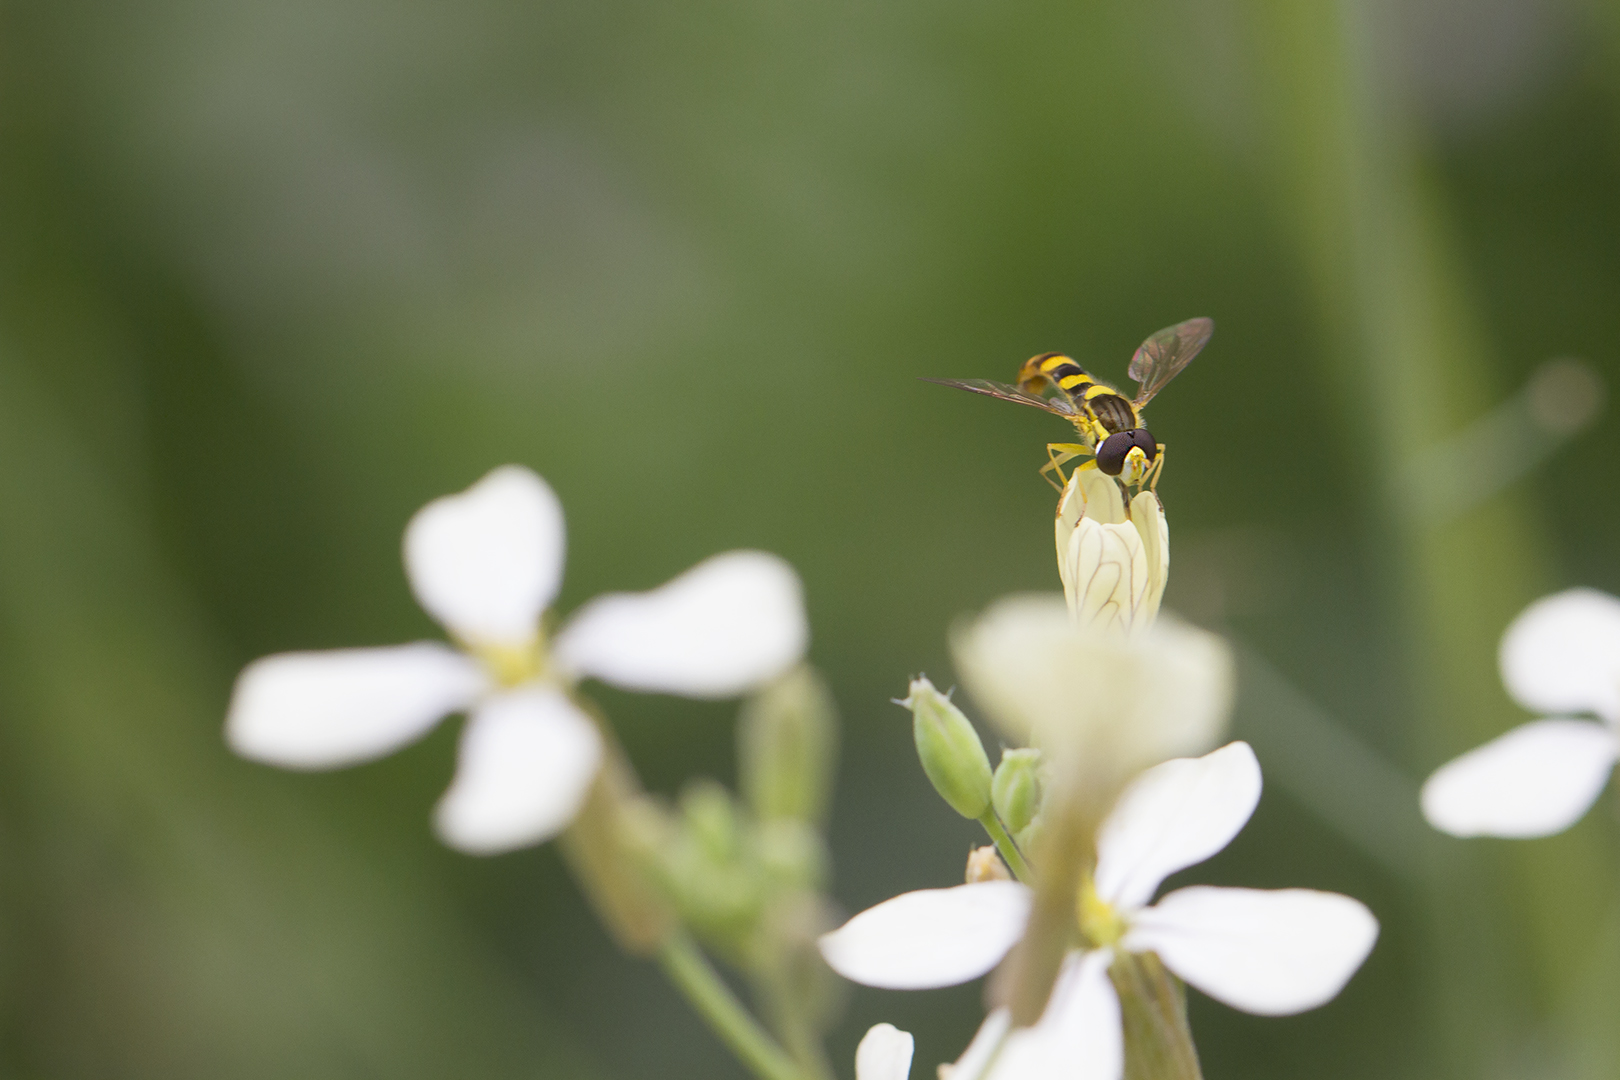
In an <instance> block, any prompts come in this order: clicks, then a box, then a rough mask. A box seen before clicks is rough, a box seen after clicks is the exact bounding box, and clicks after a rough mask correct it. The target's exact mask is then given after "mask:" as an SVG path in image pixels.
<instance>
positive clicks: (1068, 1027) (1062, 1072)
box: [990, 949, 1125, 1080]
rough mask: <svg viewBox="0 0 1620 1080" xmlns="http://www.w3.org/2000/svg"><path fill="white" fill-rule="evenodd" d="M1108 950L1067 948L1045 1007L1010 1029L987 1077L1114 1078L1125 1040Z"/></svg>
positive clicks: (1002, 1079) (1034, 1079) (1017, 1079)
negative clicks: (1031, 1021)
mask: <svg viewBox="0 0 1620 1080" xmlns="http://www.w3.org/2000/svg"><path fill="white" fill-rule="evenodd" d="M1112 960H1113V953H1112V952H1111V951H1110V950H1108V949H1094V950H1092V951H1091V952H1088V953H1084V954H1081V953H1078V952H1074V953H1070V954H1069V955H1068V957H1067V958H1065V959H1064V961H1063V970H1062V971H1061V972H1060V973H1059V975H1058V980H1057V984H1056V985H1055V986H1053V987H1052V998H1051V1000H1050V1001H1049V1002H1047V1005H1046V1011H1045V1012H1044V1013H1042V1014H1041V1018H1040V1020H1039V1021H1038V1022H1037V1023H1036V1024H1035V1026H1034V1027H1032V1028H1027V1029H1025V1030H1023V1031H1014V1032H1013V1033H1012V1034H1011V1035H1009V1036H1008V1037H1007V1043H1006V1045H1005V1046H1003V1047H1002V1050H1001V1053H1000V1054H998V1055H997V1056H996V1059H995V1064H994V1065H993V1066H992V1067H991V1070H990V1078H991V1080H1048V1078H1049V1080H1119V1078H1120V1077H1121V1076H1122V1075H1123V1074H1124V1071H1125V1039H1124V1032H1123V1030H1122V1027H1121V1020H1120V1010H1119V996H1118V994H1116V993H1115V992H1114V984H1113V983H1112V982H1111V981H1109V978H1108V965H1109V964H1110V963H1111V962H1112Z"/></svg>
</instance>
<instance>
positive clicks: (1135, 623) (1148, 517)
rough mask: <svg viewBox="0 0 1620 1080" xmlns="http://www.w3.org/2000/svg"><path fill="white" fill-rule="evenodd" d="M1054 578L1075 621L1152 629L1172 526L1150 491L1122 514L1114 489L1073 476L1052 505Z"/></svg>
mask: <svg viewBox="0 0 1620 1080" xmlns="http://www.w3.org/2000/svg"><path fill="white" fill-rule="evenodd" d="M1055 528H1056V532H1057V560H1058V574H1059V575H1060V576H1061V577H1062V578H1063V595H1064V597H1065V599H1066V600H1067V601H1068V604H1069V611H1070V612H1071V613H1072V614H1073V617H1074V619H1075V621H1076V622H1079V623H1082V624H1088V625H1094V626H1096V627H1098V628H1099V629H1103V630H1108V631H1113V632H1119V631H1125V632H1130V631H1133V630H1141V629H1143V628H1144V627H1147V626H1150V625H1152V623H1153V620H1154V618H1155V617H1157V616H1158V614H1159V601H1160V600H1162V599H1163V598H1164V586H1165V582H1166V581H1167V580H1168V579H1169V576H1170V526H1169V524H1168V523H1167V522H1166V521H1165V519H1164V507H1163V505H1161V504H1160V502H1159V497H1158V496H1157V495H1155V494H1154V493H1153V492H1151V491H1142V492H1138V493H1137V495H1136V497H1135V498H1133V499H1132V500H1131V504H1130V509H1129V511H1128V512H1127V510H1126V506H1125V499H1124V496H1123V494H1122V493H1121V491H1120V486H1119V482H1118V481H1117V480H1115V479H1114V478H1113V477H1111V476H1107V475H1104V474H1103V473H1101V472H1098V471H1097V470H1096V469H1076V470H1074V474H1073V475H1072V476H1070V477H1069V483H1068V485H1067V486H1066V487H1065V488H1064V489H1063V497H1062V498H1061V499H1059V500H1058V512H1057V522H1056V526H1055Z"/></svg>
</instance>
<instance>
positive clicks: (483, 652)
mask: <svg viewBox="0 0 1620 1080" xmlns="http://www.w3.org/2000/svg"><path fill="white" fill-rule="evenodd" d="M467 651H468V652H469V653H471V654H472V655H473V656H474V657H476V658H477V660H478V662H479V663H481V664H483V665H484V670H485V671H488V672H489V674H490V677H491V678H492V679H494V680H495V682H496V684H497V685H499V686H501V687H502V688H504V689H510V688H511V687H514V686H520V685H522V684H523V683H526V682H529V681H530V680H532V679H537V678H539V677H540V676H542V675H544V674H545V673H546V646H545V639H544V638H542V637H541V636H540V635H539V634H536V635H535V637H534V640H533V641H530V642H529V643H528V644H525V645H475V646H471V647H469V648H468V650H467Z"/></svg>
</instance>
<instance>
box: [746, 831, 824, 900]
mask: <svg viewBox="0 0 1620 1080" xmlns="http://www.w3.org/2000/svg"><path fill="white" fill-rule="evenodd" d="M755 844H756V846H757V847H758V850H759V861H760V864H761V867H762V869H763V871H764V874H765V877H766V879H767V880H768V881H769V882H770V883H771V885H772V886H773V887H775V888H779V889H809V890H815V889H818V888H820V887H821V886H822V884H823V883H825V882H826V880H827V862H828V859H827V849H826V845H825V844H823V843H822V840H821V834H820V833H818V832H817V831H816V829H815V827H814V826H812V825H807V824H806V823H804V822H802V821H794V820H792V819H787V820H783V821H767V822H764V823H763V824H761V825H760V826H759V828H758V830H757V832H756V834H755Z"/></svg>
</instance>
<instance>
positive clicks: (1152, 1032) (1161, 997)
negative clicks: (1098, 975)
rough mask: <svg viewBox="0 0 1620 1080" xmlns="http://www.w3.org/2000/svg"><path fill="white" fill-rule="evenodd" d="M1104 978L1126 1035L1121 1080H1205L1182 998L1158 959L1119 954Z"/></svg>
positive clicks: (1180, 990) (1180, 992)
mask: <svg viewBox="0 0 1620 1080" xmlns="http://www.w3.org/2000/svg"><path fill="white" fill-rule="evenodd" d="M1108 975H1109V978H1110V979H1112V980H1113V983H1114V991H1115V992H1116V993H1117V994H1118V995H1119V1006H1120V1013H1121V1014H1122V1015H1121V1020H1122V1021H1123V1027H1124V1031H1125V1080H1204V1074H1203V1073H1202V1072H1201V1071H1200V1070H1199V1067H1198V1050H1197V1048H1196V1047H1194V1046H1193V1039H1192V1031H1191V1030H1189V1029H1188V1027H1187V998H1186V994H1185V993H1184V992H1183V991H1182V988H1181V984H1180V981H1179V980H1178V979H1177V978H1176V977H1175V976H1174V975H1172V974H1170V972H1169V971H1167V970H1165V966H1164V965H1163V964H1162V963H1160V962H1159V958H1158V956H1156V955H1154V954H1153V953H1126V952H1121V953H1119V954H1118V955H1117V956H1115V958H1114V962H1113V964H1111V965H1110V966H1109V969H1108Z"/></svg>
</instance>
